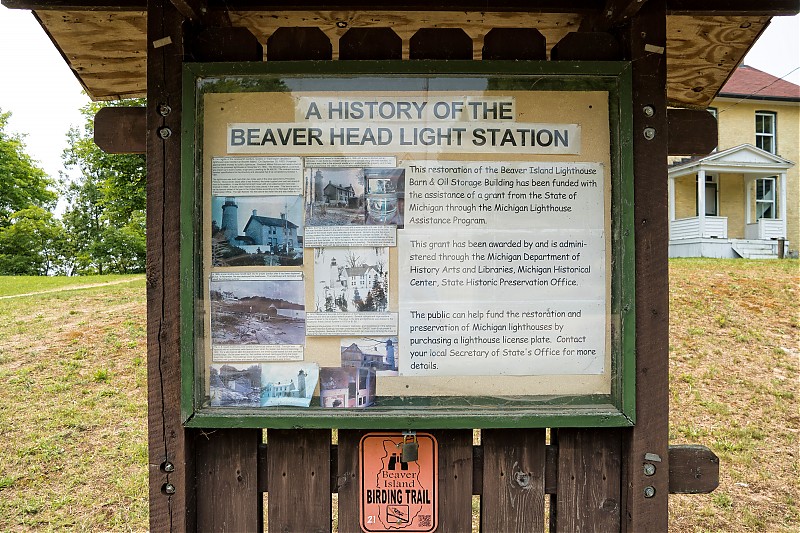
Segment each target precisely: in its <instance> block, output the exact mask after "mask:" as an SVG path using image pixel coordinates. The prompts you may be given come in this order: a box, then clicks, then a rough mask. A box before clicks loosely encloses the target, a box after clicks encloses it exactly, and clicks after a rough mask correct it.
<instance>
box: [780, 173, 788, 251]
mask: <svg viewBox="0 0 800 533" xmlns="http://www.w3.org/2000/svg"><path fill="white" fill-rule="evenodd" d="M780 180H781V197H780V200H779V202H778V205H780V209H779V210H778V213H780V215H781V219H782V220H783V222H782V223H781V225H782V226H783V229H782V230H781V232H782V233H781V236H782V237H783V238H784V239H785V238H786V237H788V235H786V219H787V216H786V215H787V213H786V172H781V175H780Z"/></svg>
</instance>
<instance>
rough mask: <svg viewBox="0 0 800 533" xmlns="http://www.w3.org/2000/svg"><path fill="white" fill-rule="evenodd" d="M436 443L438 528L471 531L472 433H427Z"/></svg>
mask: <svg viewBox="0 0 800 533" xmlns="http://www.w3.org/2000/svg"><path fill="white" fill-rule="evenodd" d="M429 433H431V434H432V435H433V436H434V437H435V438H436V440H437V442H438V443H439V528H438V529H437V531H452V532H453V533H458V532H460V531H463V532H466V533H469V532H470V531H472V430H471V429H454V430H433V431H430V432H429Z"/></svg>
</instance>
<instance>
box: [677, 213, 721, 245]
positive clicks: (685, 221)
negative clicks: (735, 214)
mask: <svg viewBox="0 0 800 533" xmlns="http://www.w3.org/2000/svg"><path fill="white" fill-rule="evenodd" d="M700 237H702V238H704V239H711V238H717V239H727V238H728V217H709V216H707V217H705V224H704V228H703V234H702V235H700V217H690V218H679V219H677V220H672V221H671V222H670V224H669V238H670V239H672V240H677V239H697V238H700Z"/></svg>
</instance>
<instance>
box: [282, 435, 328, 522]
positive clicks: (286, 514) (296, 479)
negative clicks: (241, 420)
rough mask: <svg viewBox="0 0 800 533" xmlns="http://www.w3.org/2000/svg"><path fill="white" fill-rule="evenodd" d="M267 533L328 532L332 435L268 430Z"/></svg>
mask: <svg viewBox="0 0 800 533" xmlns="http://www.w3.org/2000/svg"><path fill="white" fill-rule="evenodd" d="M267 440H268V442H269V454H268V457H267V461H268V463H269V466H268V470H269V480H268V482H267V483H268V486H269V511H268V531H287V532H288V531H303V532H308V533H316V532H322V531H330V529H331V486H330V482H331V481H330V480H331V454H330V450H331V432H330V430H324V429H303V430H290V429H270V430H268V431H267Z"/></svg>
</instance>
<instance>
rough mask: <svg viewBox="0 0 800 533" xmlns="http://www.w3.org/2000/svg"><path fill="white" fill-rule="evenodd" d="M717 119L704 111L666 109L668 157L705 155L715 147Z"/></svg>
mask: <svg viewBox="0 0 800 533" xmlns="http://www.w3.org/2000/svg"><path fill="white" fill-rule="evenodd" d="M718 132H719V130H718V129H717V119H716V118H715V117H714V115H712V114H711V113H709V112H708V111H706V110H704V109H667V137H668V139H667V140H668V143H669V146H668V148H667V149H668V151H669V155H705V154H709V153H711V152H712V151H713V150H714V148H716V147H717V144H718V141H717V137H718Z"/></svg>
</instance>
